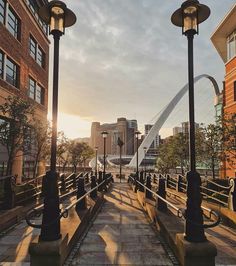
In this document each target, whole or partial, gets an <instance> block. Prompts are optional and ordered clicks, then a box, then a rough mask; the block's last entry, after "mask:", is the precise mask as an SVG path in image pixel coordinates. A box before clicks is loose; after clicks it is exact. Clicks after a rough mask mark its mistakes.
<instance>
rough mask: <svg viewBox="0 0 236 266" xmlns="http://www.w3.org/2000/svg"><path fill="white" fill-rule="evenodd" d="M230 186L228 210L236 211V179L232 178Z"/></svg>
mask: <svg viewBox="0 0 236 266" xmlns="http://www.w3.org/2000/svg"><path fill="white" fill-rule="evenodd" d="M229 184H230V186H231V188H230V191H229V199H228V208H229V209H230V210H232V211H236V178H231V179H230V181H229Z"/></svg>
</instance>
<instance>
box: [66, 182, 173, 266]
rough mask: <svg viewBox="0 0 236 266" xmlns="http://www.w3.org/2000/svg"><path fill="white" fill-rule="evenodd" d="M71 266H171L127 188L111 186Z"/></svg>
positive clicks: (154, 233)
mask: <svg viewBox="0 0 236 266" xmlns="http://www.w3.org/2000/svg"><path fill="white" fill-rule="evenodd" d="M105 199H106V200H107V202H106V203H105V204H104V206H103V207H102V209H101V212H100V213H99V215H98V216H97V219H96V220H95V222H94V224H93V226H92V227H91V228H90V230H89V232H88V234H87V235H86V237H85V239H84V241H83V243H82V245H81V246H80V249H79V251H77V253H76V254H75V256H74V258H73V259H72V263H71V265H93V266H95V265H143V266H145V265H162V266H164V265H172V263H171V261H170V259H169V256H168V255H167V254H166V252H165V250H164V248H163V247H162V245H161V243H160V240H159V238H158V236H157V234H156V232H154V231H153V229H152V228H151V225H150V224H149V222H148V220H147V218H146V216H145V214H144V212H143V210H142V209H141V208H140V205H139V204H138V202H137V200H136V195H134V193H133V192H130V191H129V187H128V185H127V184H121V185H120V184H114V187H113V189H112V191H111V193H110V194H108V195H105Z"/></svg>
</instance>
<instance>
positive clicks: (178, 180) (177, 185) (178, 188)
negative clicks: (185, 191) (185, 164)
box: [176, 175, 183, 192]
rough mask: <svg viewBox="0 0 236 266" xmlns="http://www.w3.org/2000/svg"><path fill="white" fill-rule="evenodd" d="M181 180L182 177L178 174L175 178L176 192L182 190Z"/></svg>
mask: <svg viewBox="0 0 236 266" xmlns="http://www.w3.org/2000/svg"><path fill="white" fill-rule="evenodd" d="M181 182H183V177H182V176H181V175H178V179H177V183H176V191H177V192H182V189H181Z"/></svg>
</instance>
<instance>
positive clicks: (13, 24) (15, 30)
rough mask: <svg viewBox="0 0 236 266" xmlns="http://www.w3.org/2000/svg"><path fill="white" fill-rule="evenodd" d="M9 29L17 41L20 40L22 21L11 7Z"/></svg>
mask: <svg viewBox="0 0 236 266" xmlns="http://www.w3.org/2000/svg"><path fill="white" fill-rule="evenodd" d="M7 28H8V30H9V31H10V33H11V34H12V35H13V36H14V37H15V38H16V39H19V36H20V34H19V33H20V20H19V19H18V17H17V15H16V14H15V12H14V11H13V10H12V8H11V7H10V6H9V9H8V21H7Z"/></svg>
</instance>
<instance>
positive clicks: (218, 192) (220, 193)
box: [200, 186, 229, 198]
mask: <svg viewBox="0 0 236 266" xmlns="http://www.w3.org/2000/svg"><path fill="white" fill-rule="evenodd" d="M200 188H201V189H206V190H208V191H211V192H214V193H217V194H219V195H221V196H224V197H227V198H229V195H226V194H223V193H222V192H220V191H216V190H213V189H210V188H207V187H203V186H200Z"/></svg>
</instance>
